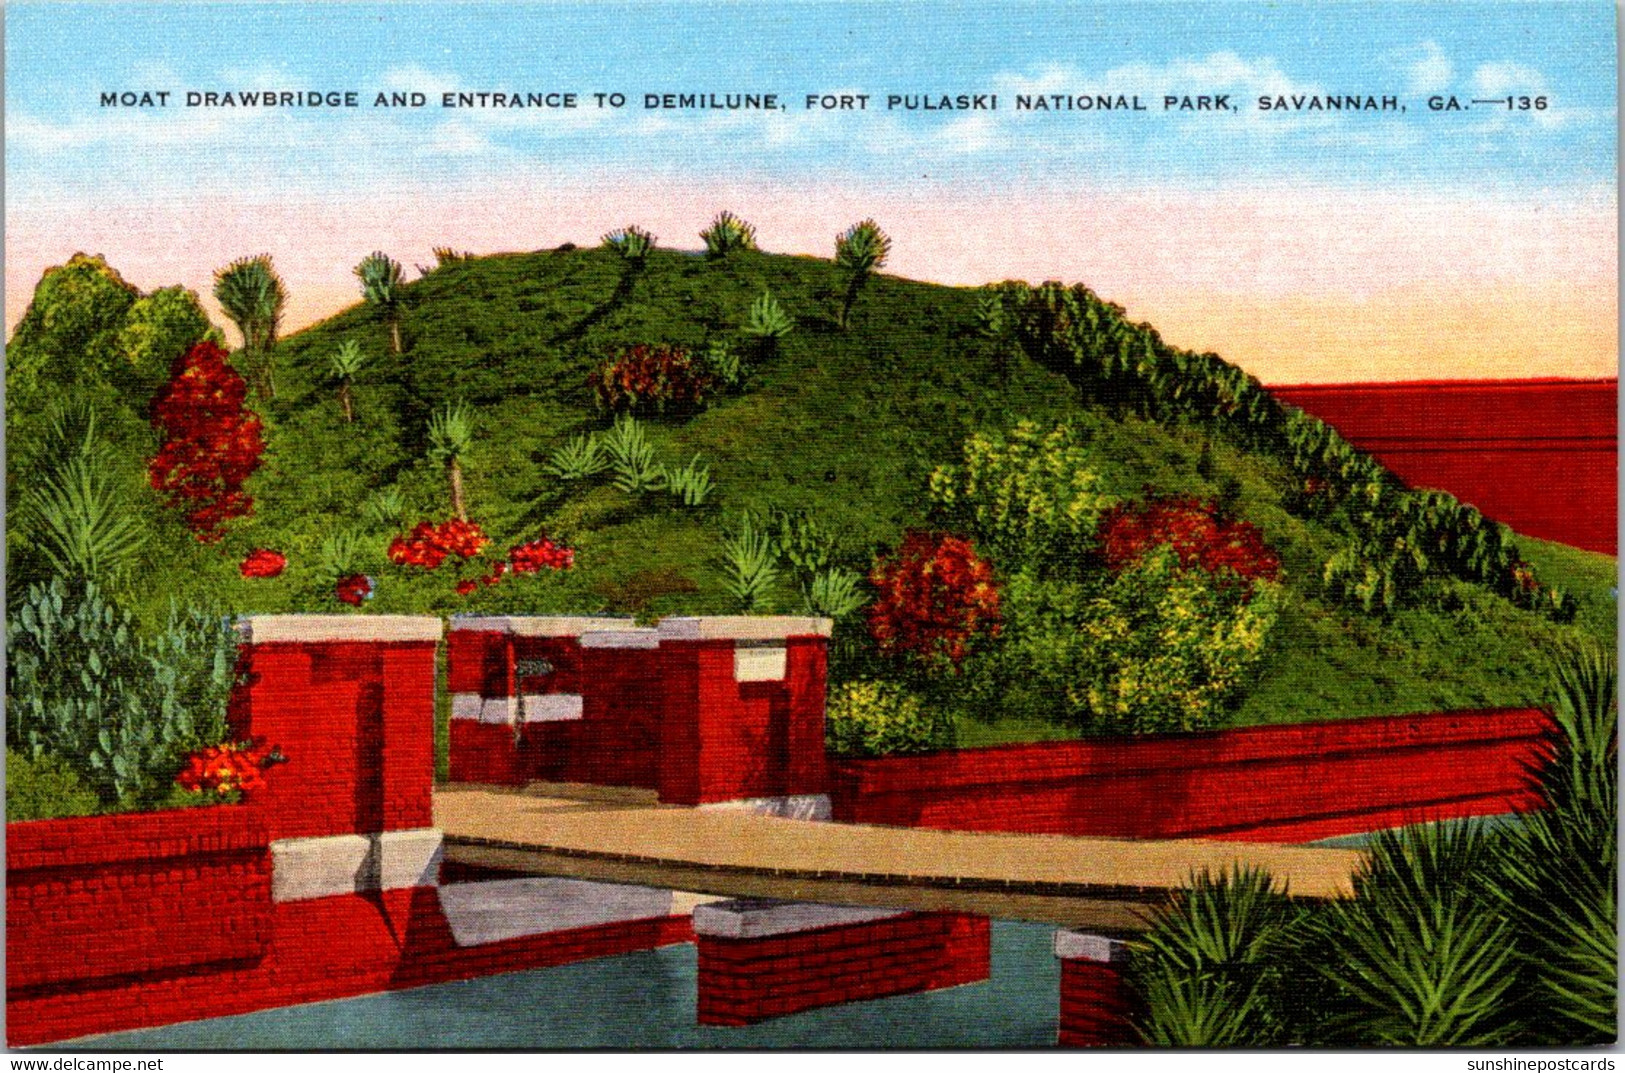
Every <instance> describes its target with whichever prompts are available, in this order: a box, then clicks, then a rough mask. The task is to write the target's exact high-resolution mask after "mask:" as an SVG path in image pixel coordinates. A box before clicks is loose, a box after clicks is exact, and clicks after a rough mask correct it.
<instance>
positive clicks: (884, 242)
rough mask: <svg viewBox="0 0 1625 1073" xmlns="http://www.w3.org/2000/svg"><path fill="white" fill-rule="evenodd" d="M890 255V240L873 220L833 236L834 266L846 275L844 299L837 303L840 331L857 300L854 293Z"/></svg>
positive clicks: (848, 318) (856, 292) (849, 317)
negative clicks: (845, 271)
mask: <svg viewBox="0 0 1625 1073" xmlns="http://www.w3.org/2000/svg"><path fill="white" fill-rule="evenodd" d="M890 253H891V238H890V237H889V236H888V235H887V234H886V232H884V231H882V230H881V229H880V225H879V224H877V223H875V222H874V221H873V220H864V221H863V222H861V223H855V224H853V225H852V226H851V227H849V228H847V229H846V231H845V232H844V233H842V234H839V235H837V236H835V263H836V264H838V265H840V266H841V267H842V268H844V269H846V270H847V272H848V276H847V282H846V299H845V301H843V302H842V303H841V315H840V317H839V318H838V320H837V323H838V324H839V325H840V326H841V327H842V328H845V327H846V326H847V322H848V321H849V320H850V319H851V316H852V304H853V303H854V302H856V301H857V300H858V292H859V291H861V290H863V287H864V284H866V283H868V282H869V277H870V276H871V275H873V274H874V271H875V269H877V268H880V267H881V266H883V265H884V264H885V263H886V256H887V255H888V254H890Z"/></svg>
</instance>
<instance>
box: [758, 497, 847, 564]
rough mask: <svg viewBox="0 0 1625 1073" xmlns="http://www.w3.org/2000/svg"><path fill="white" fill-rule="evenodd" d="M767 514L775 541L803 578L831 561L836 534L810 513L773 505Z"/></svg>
mask: <svg viewBox="0 0 1625 1073" xmlns="http://www.w3.org/2000/svg"><path fill="white" fill-rule="evenodd" d="M768 518H769V523H770V527H771V532H772V535H773V541H774V543H775V544H777V545H778V548H779V550H780V551H781V552H783V553H784V556H785V558H787V559H789V560H790V565H791V566H793V567H795V568H796V570H797V572H799V573H800V574H801V575H802V577H803V578H804V579H805V580H808V581H810V580H811V579H812V577H813V575H814V574H817V573H818V572H819V571H820V570H823V569H824V568H825V567H826V566H828V565H829V564H830V560H831V559H832V558H833V557H834V555H835V537H834V535H833V534H831V533H830V532H829V531H828V530H827V529H825V528H824V527H823V526H822V525H820V524H819V522H818V519H816V518H814V517H813V516H812V515H811V514H810V513H808V512H807V511H805V510H778V509H775V510H773V511H772V512H771V513H770V514H769V516H768Z"/></svg>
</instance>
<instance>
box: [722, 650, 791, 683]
mask: <svg viewBox="0 0 1625 1073" xmlns="http://www.w3.org/2000/svg"><path fill="white" fill-rule="evenodd" d="M789 669H790V656H789V650H788V649H785V648H779V647H777V646H774V647H762V646H760V645H738V646H736V647H735V648H734V681H736V682H782V681H784V677H785V675H787V674H788V673H789V672H790V671H789Z"/></svg>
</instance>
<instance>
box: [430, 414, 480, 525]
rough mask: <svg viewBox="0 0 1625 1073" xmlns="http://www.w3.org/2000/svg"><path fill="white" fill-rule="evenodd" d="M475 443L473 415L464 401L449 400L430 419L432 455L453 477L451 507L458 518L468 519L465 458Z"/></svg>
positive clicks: (460, 519)
mask: <svg viewBox="0 0 1625 1073" xmlns="http://www.w3.org/2000/svg"><path fill="white" fill-rule="evenodd" d="M473 444H474V419H473V417H472V416H471V415H470V414H469V412H468V407H467V406H466V405H464V404H463V403H461V402H458V403H447V404H446V408H445V409H443V410H441V411H440V412H439V413H437V414H435V415H434V417H433V418H431V419H430V420H429V457H430V458H431V459H433V460H434V461H436V462H439V463H441V464H442V465H444V466H445V467H446V471H447V474H448V475H449V476H450V478H451V509H452V511H453V512H455V513H456V515H457V518H458V520H459V521H467V520H468V510H467V508H466V507H465V505H464V501H463V459H464V458H465V457H467V455H468V450H469V448H470V447H472V446H473Z"/></svg>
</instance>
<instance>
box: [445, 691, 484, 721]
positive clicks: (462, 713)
mask: <svg viewBox="0 0 1625 1073" xmlns="http://www.w3.org/2000/svg"><path fill="white" fill-rule="evenodd" d="M484 707H485V698H484V697H482V696H480V695H479V694H478V693H453V694H452V695H451V717H452V718H453V719H478V718H479V717H480V712H481V711H482V710H483V709H484Z"/></svg>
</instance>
